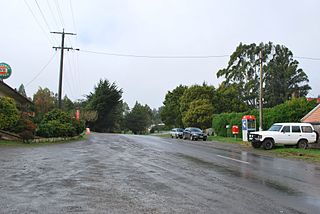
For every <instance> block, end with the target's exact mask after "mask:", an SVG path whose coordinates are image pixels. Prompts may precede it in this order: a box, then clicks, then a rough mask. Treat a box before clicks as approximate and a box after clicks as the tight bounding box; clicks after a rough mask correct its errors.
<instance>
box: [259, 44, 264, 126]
mask: <svg viewBox="0 0 320 214" xmlns="http://www.w3.org/2000/svg"><path fill="white" fill-rule="evenodd" d="M262 86H263V71H262V50H261V51H260V90H259V91H260V93H259V119H260V120H259V131H262V116H263V114H262V109H263V103H262V102H263V101H262V100H263V93H262Z"/></svg>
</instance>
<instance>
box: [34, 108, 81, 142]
mask: <svg viewBox="0 0 320 214" xmlns="http://www.w3.org/2000/svg"><path fill="white" fill-rule="evenodd" d="M83 130H84V123H83V122H82V121H77V120H76V119H74V118H71V117H70V116H69V115H68V114H67V113H66V112H63V111H61V110H59V109H54V110H52V111H50V112H48V113H47V114H46V115H45V116H44V118H43V120H42V122H41V123H40V124H39V128H38V130H37V135H39V136H41V137H72V136H76V135H78V134H80V133H81V132H82V131H83Z"/></svg>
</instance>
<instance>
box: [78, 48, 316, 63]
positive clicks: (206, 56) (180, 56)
mask: <svg viewBox="0 0 320 214" xmlns="http://www.w3.org/2000/svg"><path fill="white" fill-rule="evenodd" d="M80 51H81V52H84V53H92V54H99V55H107V56H118V57H134V58H152V59H206V58H225V57H229V56H230V55H135V54H122V53H110V52H103V51H91V50H83V49H81V50H80ZM293 58H296V59H307V60H315V61H320V58H316V57H305V56H296V57H293Z"/></svg>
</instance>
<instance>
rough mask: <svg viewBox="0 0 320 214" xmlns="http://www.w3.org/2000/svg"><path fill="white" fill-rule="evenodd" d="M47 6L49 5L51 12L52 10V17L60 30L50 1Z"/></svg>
mask: <svg viewBox="0 0 320 214" xmlns="http://www.w3.org/2000/svg"><path fill="white" fill-rule="evenodd" d="M47 5H48V7H49V10H50V13H51V16H52V17H53V20H54V23H55V26H56V27H57V28H59V24H58V21H57V19H56V16H55V15H54V12H53V9H52V7H51V4H50V1H49V0H47ZM61 27H62V26H61Z"/></svg>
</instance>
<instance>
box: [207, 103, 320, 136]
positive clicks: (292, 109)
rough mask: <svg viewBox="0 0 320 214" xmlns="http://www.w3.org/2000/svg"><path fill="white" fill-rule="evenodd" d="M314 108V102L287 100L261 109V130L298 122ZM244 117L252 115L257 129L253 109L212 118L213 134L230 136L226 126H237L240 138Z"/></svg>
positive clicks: (255, 110) (256, 112)
mask: <svg viewBox="0 0 320 214" xmlns="http://www.w3.org/2000/svg"><path fill="white" fill-rule="evenodd" d="M315 106H316V102H315V101H311V102H310V101H307V100H306V99H305V98H300V99H293V100H289V101H287V102H285V103H283V104H280V105H278V106H275V107H273V108H265V109H263V121H262V128H263V130H266V129H268V128H269V127H270V126H271V125H272V124H274V123H281V122H300V120H301V118H302V117H304V116H305V115H306V114H307V113H308V112H310V111H311V110H312V109H313V108H314V107H315ZM244 115H254V116H255V117H256V119H257V129H258V126H259V125H258V124H259V110H257V109H253V110H250V111H246V112H242V113H222V114H218V115H214V116H213V120H212V128H213V130H214V132H215V134H217V135H219V136H227V134H228V135H230V133H231V130H229V132H228V133H227V129H226V125H230V126H232V125H238V126H239V135H238V136H240V137H241V136H242V131H241V128H242V124H241V119H242V117H243V116H244Z"/></svg>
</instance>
